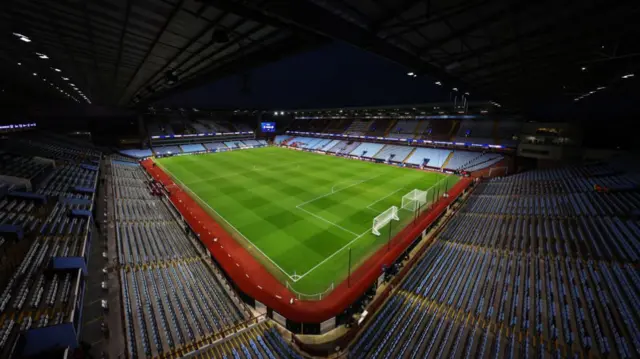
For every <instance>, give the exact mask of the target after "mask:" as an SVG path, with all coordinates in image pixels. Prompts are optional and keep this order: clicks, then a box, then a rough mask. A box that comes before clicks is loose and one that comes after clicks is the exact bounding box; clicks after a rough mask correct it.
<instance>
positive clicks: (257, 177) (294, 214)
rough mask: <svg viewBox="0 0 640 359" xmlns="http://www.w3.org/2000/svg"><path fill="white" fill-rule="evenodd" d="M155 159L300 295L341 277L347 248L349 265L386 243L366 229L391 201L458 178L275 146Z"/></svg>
mask: <svg viewBox="0 0 640 359" xmlns="http://www.w3.org/2000/svg"><path fill="white" fill-rule="evenodd" d="M156 161H157V162H158V163H159V165H160V166H161V167H163V168H164V169H165V170H166V171H168V172H169V174H170V175H172V176H173V177H174V178H175V179H177V180H178V183H180V182H181V183H182V185H183V186H185V187H188V188H189V189H190V190H191V191H192V192H193V193H194V194H195V196H196V197H198V198H199V200H200V201H202V202H204V203H205V205H204V206H205V209H208V210H209V212H210V213H211V214H212V215H213V216H214V218H217V219H218V221H219V222H221V224H223V225H225V226H226V227H227V229H229V230H230V231H231V232H236V233H234V234H235V238H237V239H238V241H240V242H243V243H244V245H245V246H246V247H247V248H248V249H249V250H250V251H251V252H252V253H253V254H254V256H255V257H256V258H257V259H258V260H260V261H261V263H263V264H264V265H265V266H266V267H267V268H268V269H269V270H270V271H271V272H272V273H273V274H274V275H275V276H276V277H277V278H279V279H280V280H281V281H282V282H283V283H285V284H286V282H288V283H289V284H290V285H291V287H292V288H293V289H295V290H296V291H298V292H301V293H305V294H315V293H320V292H324V291H326V290H327V288H329V287H330V286H331V284H332V283H335V285H338V284H339V283H340V282H341V281H342V280H344V279H345V278H346V276H347V272H348V252H349V248H351V249H352V270H353V269H354V268H355V267H356V266H357V264H359V263H362V262H363V261H364V260H366V258H367V257H368V256H370V255H371V254H372V253H373V252H375V251H376V250H377V249H378V248H380V247H381V246H383V245H386V244H387V238H388V232H389V231H390V229H389V228H384V229H382V230H381V232H382V235H381V236H375V235H373V234H371V225H372V221H373V218H374V217H375V216H377V215H378V214H379V213H381V212H383V211H385V210H386V209H388V208H389V207H391V206H394V205H395V206H397V207H399V208H400V207H401V198H402V196H403V195H405V194H406V193H407V192H409V191H411V190H413V189H415V188H417V189H421V190H426V189H428V188H431V187H434V185H435V184H436V183H438V186H439V187H440V190H441V191H442V189H443V188H444V187H445V186H448V187H449V188H450V187H451V186H453V184H455V182H456V181H457V177H455V176H450V178H448V179H447V180H444V178H445V177H447V175H445V174H441V173H436V172H424V171H418V170H415V169H408V168H400V167H396V166H388V165H383V164H375V163H370V162H364V161H356V160H350V159H345V158H339V157H334V156H324V155H319V154H314V153H309V152H302V151H294V150H289V149H284V148H277V147H268V148H259V149H251V150H242V151H233V152H223V153H213V154H207V155H194V156H175V157H168V158H162V159H158V160H156ZM441 180H442V181H441ZM433 192H434V191H431V192H429V196H431V193H433ZM198 198H196V199H198ZM206 207H209V208H206ZM400 218H401V220H400V222H393V226H392V227H393V228H392V229H391V231H392V232H391V234H394V233H397V232H398V231H399V230H400V229H401V227H402V226H404V225H406V223H407V222H409V221H410V220H411V219H412V218H413V213H411V212H409V211H406V210H400ZM224 222H227V223H224Z"/></svg>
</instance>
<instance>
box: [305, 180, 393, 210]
mask: <svg viewBox="0 0 640 359" xmlns="http://www.w3.org/2000/svg"><path fill="white" fill-rule="evenodd" d="M380 176H382V173H380V174H379V175H377V176H373V177H370V178H366V179H363V180H362V181H358V182H356V183H354V184H352V185H350V186H347V187H345V188H341V189H339V190H337V191H333V187H332V188H331V192H329V193H325V194H323V195H321V196H318V197H316V198H312V199H310V200H308V201H306V202H302V203H300V204H299V205H297V206H296V208H299V207H300V206H304V205H305V204H307V203H311V202H313V201H316V200H319V199H320V198H324V197H328V196H331V195H332V194H334V193H338V192H341V191H344V190H345V189H347V188H351V187H354V186H357V185H359V184H361V183H364V182H367V181H370V180H372V179H375V178H378V177H380ZM334 187H335V186H334Z"/></svg>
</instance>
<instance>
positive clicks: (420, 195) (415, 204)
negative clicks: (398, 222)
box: [402, 189, 427, 212]
mask: <svg viewBox="0 0 640 359" xmlns="http://www.w3.org/2000/svg"><path fill="white" fill-rule="evenodd" d="M425 203H427V191H421V190H419V189H414V190H413V191H411V192H409V193H407V194H405V195H404V196H402V209H406V210H407V211H412V212H413V211H415V210H416V209H418V208H419V207H420V206H422V205H423V204H425Z"/></svg>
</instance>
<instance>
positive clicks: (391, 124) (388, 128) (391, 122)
mask: <svg viewBox="0 0 640 359" xmlns="http://www.w3.org/2000/svg"><path fill="white" fill-rule="evenodd" d="M396 123H398V120H391V121H390V122H389V127H387V129H386V130H384V137H388V136H389V132H391V130H392V129H393V127H394V126H395V125H396Z"/></svg>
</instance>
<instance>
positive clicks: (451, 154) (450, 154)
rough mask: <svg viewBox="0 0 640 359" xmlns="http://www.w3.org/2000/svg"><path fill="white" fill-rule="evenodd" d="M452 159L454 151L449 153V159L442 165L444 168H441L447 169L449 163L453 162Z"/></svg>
mask: <svg viewBox="0 0 640 359" xmlns="http://www.w3.org/2000/svg"><path fill="white" fill-rule="evenodd" d="M451 157H453V151H452V152H449V155H448V156H447V159H446V160H444V163H442V166H441V167H440V168H443V169H444V168H447V165H448V164H449V161H450V160H451Z"/></svg>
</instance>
